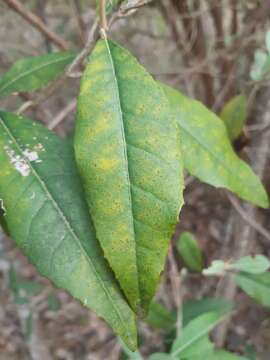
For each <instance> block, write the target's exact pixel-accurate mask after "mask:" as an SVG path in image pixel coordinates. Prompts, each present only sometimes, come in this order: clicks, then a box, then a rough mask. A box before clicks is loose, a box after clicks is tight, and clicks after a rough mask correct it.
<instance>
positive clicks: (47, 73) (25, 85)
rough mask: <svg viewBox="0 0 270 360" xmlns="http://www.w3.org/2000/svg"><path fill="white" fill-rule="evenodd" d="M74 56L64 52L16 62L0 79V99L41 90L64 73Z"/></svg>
mask: <svg viewBox="0 0 270 360" xmlns="http://www.w3.org/2000/svg"><path fill="white" fill-rule="evenodd" d="M75 56H76V53H75V52H72V51H66V52H58V53H51V54H46V55H41V56H35V57H29V58H25V59H21V60H18V61H17V62H16V63H15V64H14V65H12V67H11V68H10V69H9V70H8V72H7V73H6V74H5V75H4V76H3V77H1V79H0V97H5V96H8V95H10V94H12V93H13V92H20V91H25V92H30V91H35V90H37V89H40V88H42V87H43V86H45V85H47V84H48V83H49V82H50V81H52V80H54V79H55V78H56V77H57V76H59V75H60V74H61V73H62V72H64V70H65V67H66V66H67V65H68V64H70V63H71V62H72V61H73V60H74V58H75Z"/></svg>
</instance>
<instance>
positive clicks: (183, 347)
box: [171, 316, 225, 357]
mask: <svg viewBox="0 0 270 360" xmlns="http://www.w3.org/2000/svg"><path fill="white" fill-rule="evenodd" d="M224 317H225V316H224ZM224 317H223V318H224ZM223 318H219V319H217V320H216V321H215V322H213V323H212V324H210V325H208V326H207V327H206V328H205V329H203V331H201V332H200V333H199V334H198V335H197V336H194V337H193V338H191V339H190V340H189V341H188V342H186V343H185V344H183V345H182V347H180V348H179V349H177V350H175V351H174V352H173V353H172V354H171V355H172V356H173V357H175V356H176V355H179V353H181V352H183V351H184V350H186V349H187V348H188V347H189V346H190V345H191V344H192V343H194V342H195V341H197V340H199V339H200V338H201V337H203V336H204V335H207V334H208V333H209V331H210V330H211V329H213V328H214V327H215V326H216V325H217V324H218V323H219V322H220V321H222V319H223Z"/></svg>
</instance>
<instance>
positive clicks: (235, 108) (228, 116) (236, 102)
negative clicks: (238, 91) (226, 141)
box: [220, 95, 247, 141]
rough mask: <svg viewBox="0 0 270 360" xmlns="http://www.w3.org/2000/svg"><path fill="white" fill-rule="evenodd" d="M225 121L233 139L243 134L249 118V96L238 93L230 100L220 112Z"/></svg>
mask: <svg viewBox="0 0 270 360" xmlns="http://www.w3.org/2000/svg"><path fill="white" fill-rule="evenodd" d="M220 117H221V119H222V120H223V121H224V123H225V126H226V128H227V132H228V135H229V138H230V139H231V141H234V140H235V139H237V138H238V137H239V135H241V133H242V131H243V127H244V124H245V122H246V120H247V98H246V96H245V95H238V96H235V97H233V98H232V99H231V100H230V101H228V102H227V103H226V104H225V105H224V107H223V109H222V111H221V114H220Z"/></svg>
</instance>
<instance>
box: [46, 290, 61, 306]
mask: <svg viewBox="0 0 270 360" xmlns="http://www.w3.org/2000/svg"><path fill="white" fill-rule="evenodd" d="M47 302H48V309H49V310H50V311H57V310H59V309H60V301H59V300H58V298H57V296H56V295H55V294H54V293H53V292H51V293H50V294H49V296H48V298H47Z"/></svg>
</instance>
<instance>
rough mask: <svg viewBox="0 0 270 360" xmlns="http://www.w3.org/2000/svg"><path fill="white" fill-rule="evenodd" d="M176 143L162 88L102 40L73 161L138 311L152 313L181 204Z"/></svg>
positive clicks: (88, 77) (85, 87) (83, 101)
mask: <svg viewBox="0 0 270 360" xmlns="http://www.w3.org/2000/svg"><path fill="white" fill-rule="evenodd" d="M178 141H179V132H178V128H177V125H176V123H175V121H174V114H172V113H171V111H170V106H169V103H168V100H167V98H166V96H165V94H164V92H163V90H162V88H161V87H160V85H158V84H157V83H156V82H155V81H154V79H153V78H152V77H151V76H150V75H149V74H148V72H147V71H146V70H145V69H144V68H143V67H142V66H141V65H140V64H139V63H138V62H137V60H136V59H135V58H134V57H133V56H132V55H131V54H130V53H129V52H127V51H126V50H125V49H123V48H121V47H120V46H119V45H117V44H114V43H113V42H111V41H109V40H108V41H107V40H100V41H98V43H97V45H96V47H95V49H94V50H93V52H92V54H91V56H90V58H89V63H88V65H87V67H86V70H85V72H84V75H83V77H82V81H81V90H80V95H79V98H78V109H77V119H76V131H75V140H74V145H75V154H76V160H77V164H78V168H79V171H80V174H81V176H82V179H83V183H84V186H85V192H86V198H87V201H88V204H89V209H90V213H91V215H92V217H93V221H94V225H95V228H96V231H97V237H98V239H99V241H100V243H101V246H102V248H103V250H104V254H105V257H106V258H107V260H108V262H109V264H110V266H111V268H112V269H113V271H114V272H115V274H116V278H117V279H118V281H119V283H120V285H121V287H122V289H123V291H124V292H125V294H126V296H127V299H128V300H129V303H130V304H131V306H132V308H133V309H134V310H136V311H141V310H143V311H144V312H147V310H148V307H149V304H150V302H151V300H152V297H153V295H154V293H155V290H156V287H157V285H158V283H159V280H160V273H161V272H162V270H163V268H164V263H165V258H166V255H167V252H168V245H169V241H170V238H171V235H172V233H173V232H174V229H175V226H176V223H177V221H178V216H179V212H180V209H181V206H182V204H183V198H182V192H183V174H182V160H181V154H180V147H179V146H178ZM123 269H124V271H123Z"/></svg>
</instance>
